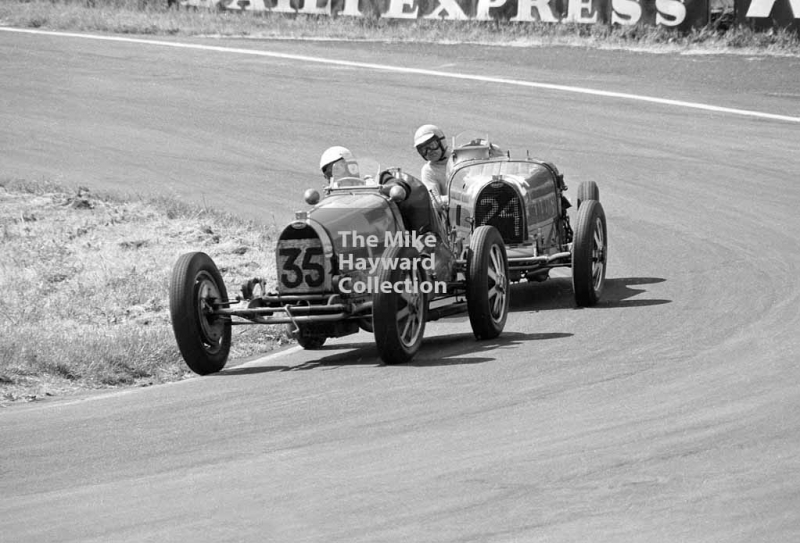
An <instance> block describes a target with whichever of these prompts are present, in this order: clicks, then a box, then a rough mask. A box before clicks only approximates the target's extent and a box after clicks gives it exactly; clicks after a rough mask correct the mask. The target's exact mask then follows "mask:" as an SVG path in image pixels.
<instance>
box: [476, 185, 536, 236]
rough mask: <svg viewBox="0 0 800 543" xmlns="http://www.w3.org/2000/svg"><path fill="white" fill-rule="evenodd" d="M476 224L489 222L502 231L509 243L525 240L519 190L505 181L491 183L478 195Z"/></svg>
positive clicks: (480, 224) (481, 224)
mask: <svg viewBox="0 0 800 543" xmlns="http://www.w3.org/2000/svg"><path fill="white" fill-rule="evenodd" d="M475 221H476V226H483V225H485V224H488V225H490V226H494V227H495V228H497V230H499V231H500V234H501V235H502V236H503V240H504V241H505V242H506V243H507V244H508V243H522V242H523V241H524V234H525V231H524V228H525V217H524V216H523V212H522V202H521V201H520V198H519V196H518V195H517V191H515V190H514V189H513V188H511V187H510V186H508V185H506V184H505V183H491V184H489V185H488V186H487V187H486V188H485V189H483V190H482V191H481V193H480V195H479V196H478V201H477V205H476V206H475Z"/></svg>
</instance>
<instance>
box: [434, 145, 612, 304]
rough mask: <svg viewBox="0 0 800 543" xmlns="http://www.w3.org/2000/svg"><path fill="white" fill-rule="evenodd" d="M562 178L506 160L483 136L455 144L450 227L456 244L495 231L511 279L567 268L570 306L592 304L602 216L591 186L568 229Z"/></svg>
mask: <svg viewBox="0 0 800 543" xmlns="http://www.w3.org/2000/svg"><path fill="white" fill-rule="evenodd" d="M566 190H567V186H566V184H565V183H564V176H563V175H562V174H561V173H560V172H559V171H558V169H557V168H556V167H555V165H553V164H552V163H549V162H544V161H541V160H536V159H532V158H530V157H529V156H526V157H524V158H512V157H511V155H510V153H509V152H507V151H502V150H501V149H500V148H499V147H497V146H496V145H493V144H492V143H490V142H489V140H488V137H480V136H479V137H473V136H471V135H470V134H462V135H459V136H456V137H455V138H454V139H453V154H452V157H451V166H450V176H449V180H448V196H449V206H448V223H449V228H450V230H451V235H452V236H455V237H456V238H458V237H462V236H465V235H467V233H468V232H470V231H471V230H473V229H474V228H476V227H478V226H481V225H491V226H494V227H495V228H496V229H497V230H498V231H499V232H500V235H501V236H502V237H503V241H504V242H505V245H506V251H507V254H508V265H509V277H508V279H509V281H510V282H512V283H513V282H518V281H521V280H523V279H526V280H528V281H543V280H545V279H547V278H548V276H549V273H550V270H551V269H553V268H557V267H571V268H572V285H573V291H574V295H575V302H576V303H577V305H579V306H591V305H594V304H596V303H597V301H598V300H599V299H600V297H601V295H602V293H603V286H604V284H605V276H606V264H607V260H608V235H607V227H606V216H605V211H604V210H603V206H602V205H601V204H600V201H599V200H600V192H599V189H598V187H597V184H596V183H595V182H594V181H586V182H582V183H581V184H580V185H579V186H578V191H577V202H576V203H577V217H576V221H575V229H574V230H573V228H572V226H571V224H570V219H569V216H568V214H567V208H569V207H570V206H571V204H570V203H569V200H567V198H566V196H565V195H564V192H565V191H566Z"/></svg>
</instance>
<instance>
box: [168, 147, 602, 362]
mask: <svg viewBox="0 0 800 543" xmlns="http://www.w3.org/2000/svg"><path fill="white" fill-rule="evenodd" d="M495 149H496V148H495V147H494V146H492V145H489V144H488V143H487V142H486V141H485V140H474V141H470V142H467V143H466V144H464V145H463V146H459V147H458V148H456V149H455V150H454V154H453V165H452V166H453V168H452V175H451V177H450V182H449V188H450V190H449V206H447V207H445V208H442V207H441V206H440V205H439V203H438V202H435V201H433V200H432V198H431V195H430V194H429V193H428V191H427V189H426V188H425V186H424V185H423V184H422V182H420V181H419V180H418V179H416V178H415V177H413V176H411V175H408V174H407V173H406V172H404V171H402V170H400V169H387V170H382V171H380V170H379V173H378V174H377V175H376V176H375V177H374V178H370V177H367V178H361V177H343V178H339V179H332V180H331V183H330V185H329V186H328V187H327V188H326V189H325V190H324V191H323V195H320V194H319V192H318V191H316V190H313V189H310V190H308V191H306V195H305V200H306V203H308V204H309V205H310V206H311V207H310V209H308V210H306V211H299V212H297V213H296V215H295V219H294V220H293V221H291V222H290V223H289V224H288V225H287V226H286V227H285V228H284V229H283V231H282V232H281V234H280V236H279V238H278V241H277V244H276V249H275V257H276V268H277V287H276V288H275V289H274V290H272V291H268V290H267V289H266V284H267V282H266V281H265V280H264V279H261V278H253V279H251V280H250V281H247V282H246V283H245V284H244V285H242V286H241V288H240V290H239V292H238V294H237V295H236V296H235V297H233V298H231V297H229V296H228V291H227V288H226V286H225V284H224V283H223V280H222V277H221V274H220V272H219V270H218V269H217V266H216V265H215V263H214V262H213V260H212V259H211V258H210V257H209V256H208V255H206V254H205V253H201V252H194V253H187V254H184V255H182V256H181V257H180V258H179V259H178V261H177V262H176V264H175V266H174V268H173V272H172V278H171V281H170V313H171V317H172V325H173V330H174V332H175V337H176V340H177V343H178V347H179V349H180V351H181V354H182V355H183V358H184V360H185V361H186V363H187V365H188V366H189V368H191V369H192V370H193V371H194V372H196V373H198V374H201V375H204V374H209V373H213V372H217V371H220V370H221V369H222V368H223V367H224V366H225V363H226V361H227V359H228V354H229V351H230V346H231V329H232V326H234V325H238V324H282V323H283V324H286V325H287V326H288V327H289V328H290V332H291V334H292V336H293V337H294V338H295V339H296V340H297V342H298V343H299V344H300V345H301V346H302V347H304V348H306V349H317V348H320V347H321V346H322V345H323V344H324V343H325V341H326V340H327V339H328V338H333V337H341V336H346V335H349V334H354V333H356V332H358V331H359V330H365V331H368V332H372V333H374V337H375V343H376V346H377V348H378V353H379V355H380V357H381V359H382V360H383V361H384V362H385V363H387V364H398V363H404V362H408V361H410V360H411V359H412V358H413V357H414V355H415V354H416V353H417V351H418V350H419V348H420V346H421V344H422V340H423V336H424V332H425V324H426V322H428V321H433V320H437V319H440V318H443V317H447V316H450V315H454V314H458V313H463V312H467V313H468V315H469V321H470V324H471V327H472V331H473V334H474V335H475V337H476V338H477V339H492V338H496V337H497V336H499V335H500V334H501V333H502V331H503V328H504V327H505V323H506V319H507V315H508V307H509V295H510V290H509V286H510V283H511V282H514V281H521V280H522V279H528V280H543V279H544V278H546V277H547V273H548V272H549V270H550V269H551V268H554V267H557V266H572V268H573V284H574V287H575V297H576V301H577V303H578V304H579V305H592V304H594V303H595V302H596V301H597V300H598V299H599V297H600V294H601V293H602V288H603V282H604V278H605V263H606V245H605V240H606V224H605V215H604V214H603V209H602V207H601V206H600V203H599V201H598V192H597V186H596V185H594V183H590V184H585V185H581V188H580V189H579V193H578V205H579V209H578V220H577V228H576V231H575V233H574V234H573V231H572V229H571V227H570V225H569V219H568V218H567V215H566V211H565V202H566V200H565V199H564V198H562V193H563V191H564V190H566V186H565V185H564V182H563V177H562V176H561V175H560V174H559V173H558V171H557V170H556V169H555V167H554V166H552V165H550V164H548V163H545V162H540V161H536V160H533V159H530V158H526V159H523V160H512V159H510V158H509V156H508V154H507V153H506V154H501V153H497V152H494V150H495Z"/></svg>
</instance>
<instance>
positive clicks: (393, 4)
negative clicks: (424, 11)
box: [384, 0, 419, 19]
mask: <svg viewBox="0 0 800 543" xmlns="http://www.w3.org/2000/svg"><path fill="white" fill-rule="evenodd" d="M416 1H417V0H389V10H388V11H387V12H386V13H385V14H384V17H387V18H389V19H416V18H417V14H418V13H419V6H414V4H415V3H416ZM411 6H414V9H413V11H406V8H410V7H411Z"/></svg>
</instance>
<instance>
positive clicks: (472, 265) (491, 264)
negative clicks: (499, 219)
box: [467, 226, 509, 339]
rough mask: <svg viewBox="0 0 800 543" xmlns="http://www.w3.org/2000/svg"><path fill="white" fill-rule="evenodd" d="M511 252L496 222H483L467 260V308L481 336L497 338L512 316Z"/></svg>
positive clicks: (475, 234) (480, 337) (479, 336)
mask: <svg viewBox="0 0 800 543" xmlns="http://www.w3.org/2000/svg"><path fill="white" fill-rule="evenodd" d="M508 287H509V283H508V256H507V255H506V245H505V243H504V242H503V236H501V235H500V232H498V231H497V228H495V227H494V226H479V227H478V228H476V229H475V232H474V234H473V236H472V239H471V240H470V244H469V257H468V260H467V310H468V311H469V322H470V324H471V325H472V332H473V333H474V334H475V337H476V338H478V339H492V338H496V337H497V336H499V335H500V333H501V332H502V331H503V328H504V327H505V325H506V318H507V317H508V303H509V296H508V294H509V292H508Z"/></svg>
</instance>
